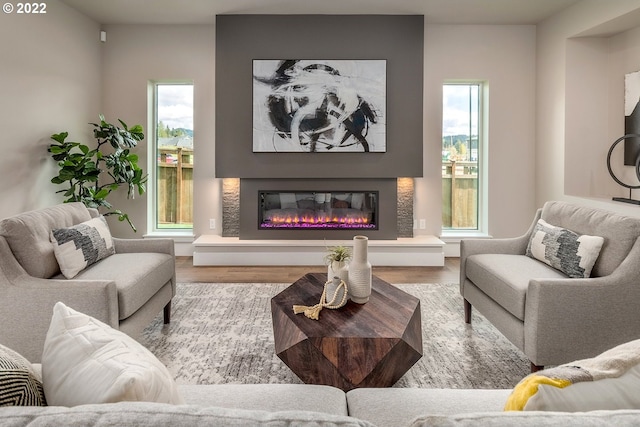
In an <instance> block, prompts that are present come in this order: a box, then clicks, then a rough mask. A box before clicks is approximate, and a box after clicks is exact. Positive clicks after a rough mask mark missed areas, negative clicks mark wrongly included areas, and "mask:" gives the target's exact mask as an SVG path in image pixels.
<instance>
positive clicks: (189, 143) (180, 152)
mask: <svg viewBox="0 0 640 427" xmlns="http://www.w3.org/2000/svg"><path fill="white" fill-rule="evenodd" d="M153 99H154V107H155V108H154V112H155V114H154V120H153V125H154V129H153V130H154V133H153V134H154V136H155V139H154V142H155V144H154V149H155V153H154V156H153V158H154V159H156V161H155V170H154V176H153V178H154V179H153V184H154V191H153V198H154V203H153V204H154V206H155V212H154V214H155V215H154V226H153V229H154V231H166V230H172V229H173V230H187V229H192V228H193V84H191V83H155V84H154V85H153Z"/></svg>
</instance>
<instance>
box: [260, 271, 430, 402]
mask: <svg viewBox="0 0 640 427" xmlns="http://www.w3.org/2000/svg"><path fill="white" fill-rule="evenodd" d="M326 280H327V275H326V274H322V273H310V274H307V275H305V276H303V277H301V278H300V279H299V280H297V281H296V282H295V283H293V284H292V285H291V286H289V287H288V288H286V289H285V290H284V291H282V292H280V293H279V294H278V295H276V296H275V297H273V298H272V299H271V316H272V319H273V335H274V339H275V348H276V354H277V355H278V357H279V358H280V359H282V361H283V362H284V363H285V364H286V365H287V366H288V367H289V368H291V370H292V371H293V372H294V373H295V374H296V375H297V376H298V377H299V378H300V379H301V380H302V381H304V382H305V383H307V384H326V385H332V386H335V387H338V388H340V389H342V390H344V391H348V390H351V389H354V388H358V387H390V386H392V385H393V384H395V382H396V381H398V379H400V377H402V375H404V374H405V372H407V371H408V370H409V368H411V366H413V364H414V363H416V362H417V361H418V360H419V359H420V358H421V357H422V324H421V319H420V300H419V299H417V298H415V297H414V296H412V295H409V294H407V293H406V292H404V291H401V290H400V289H398V288H396V287H395V286H392V285H390V284H389V283H387V282H385V281H384V280H382V279H379V278H377V277H375V276H374V277H373V286H372V288H373V289H372V293H371V298H370V299H369V302H367V303H366V304H362V305H361V304H356V303H354V302H353V301H349V302H348V303H347V305H345V306H344V307H342V308H340V309H338V310H329V309H326V308H325V309H323V310H322V311H321V312H320V319H319V320H312V319H309V318H307V317H306V316H305V315H304V314H302V313H301V314H294V312H293V305H307V306H311V305H315V304H317V303H318V302H319V300H320V295H321V294H322V289H323V287H324V283H325V282H326Z"/></svg>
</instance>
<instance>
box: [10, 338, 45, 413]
mask: <svg viewBox="0 0 640 427" xmlns="http://www.w3.org/2000/svg"><path fill="white" fill-rule="evenodd" d="M46 404H47V402H46V400H45V397H44V390H43V388H42V381H41V379H40V376H39V375H38V373H37V372H36V370H35V369H33V368H32V367H31V364H30V363H29V361H28V360H27V359H25V358H24V357H22V356H21V355H20V354H18V353H16V352H15V351H13V350H11V349H10V348H8V347H5V346H3V345H2V344H0V406H44V405H46Z"/></svg>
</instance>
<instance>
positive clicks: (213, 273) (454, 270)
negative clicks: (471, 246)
mask: <svg viewBox="0 0 640 427" xmlns="http://www.w3.org/2000/svg"><path fill="white" fill-rule="evenodd" d="M326 271H327V267H326V266H324V265H316V266H273V267H272V266H267V267H262V266H257V267H244V266H224V267H218V266H206V267H202V266H199V267H195V266H194V265H193V260H192V258H191V257H176V277H177V280H178V282H183V283H184V282H208V283H289V282H294V281H295V280H297V279H299V278H300V277H302V276H304V275H305V274H307V273H315V272H323V273H324V272H326ZM373 274H375V275H376V276H378V277H380V278H381V279H382V280H385V281H387V282H389V283H458V282H459V274H460V259H459V258H445V265H444V267H376V266H374V267H373Z"/></svg>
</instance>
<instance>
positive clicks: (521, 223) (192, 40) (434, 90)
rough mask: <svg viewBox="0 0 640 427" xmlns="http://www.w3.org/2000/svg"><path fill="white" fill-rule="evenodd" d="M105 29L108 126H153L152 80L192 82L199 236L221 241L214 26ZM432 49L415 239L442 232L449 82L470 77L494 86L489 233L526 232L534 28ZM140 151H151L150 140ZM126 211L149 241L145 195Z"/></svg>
mask: <svg viewBox="0 0 640 427" xmlns="http://www.w3.org/2000/svg"><path fill="white" fill-rule="evenodd" d="M105 30H106V31H107V43H106V45H105V51H104V52H105V54H104V58H103V61H104V80H103V84H104V104H103V107H104V108H103V110H104V112H105V114H107V115H108V116H109V117H110V118H112V119H114V120H115V118H116V117H120V118H123V119H124V120H125V121H128V122H131V123H141V122H142V123H145V124H146V122H145V120H146V118H147V114H148V111H147V97H146V84H147V81H148V80H150V79H185V78H187V79H194V81H195V98H196V105H195V111H196V120H195V124H194V126H195V129H194V136H195V137H194V141H195V143H194V145H195V147H194V149H195V159H196V160H195V168H194V173H195V179H194V181H195V182H194V233H195V234H196V235H200V234H220V230H209V221H208V220H209V218H217V219H218V224H221V222H222V212H221V197H220V192H221V185H220V182H219V180H217V179H215V178H214V176H215V171H214V153H215V151H214V144H215V141H214V134H215V132H214V129H215V127H214V126H215V123H214V117H215V110H214V109H215V102H214V97H215V91H214V86H213V85H214V81H215V75H214V73H215V56H214V55H215V27H214V26H213V25H211V26H208V25H202V26H175V25H174V26H162V25H160V26H155V25H142V26H133V25H112V26H107V27H105ZM425 46H426V47H425V139H424V141H425V150H424V156H425V171H424V173H425V177H424V178H419V179H417V180H416V200H415V207H416V218H425V219H427V224H428V225H427V229H426V230H417V234H421V233H423V234H436V235H438V234H440V227H441V210H440V200H441V176H440V173H441V172H440V171H441V169H440V168H441V165H440V158H441V130H440V129H441V121H442V113H441V110H442V90H441V87H442V83H443V82H444V80H445V79H469V78H473V79H483V80H486V81H487V82H488V83H489V86H490V101H489V103H490V107H489V108H490V110H489V111H490V116H489V117H490V121H489V137H490V142H489V152H490V154H489V155H490V158H491V161H490V170H489V173H488V175H489V187H490V192H489V205H488V208H489V218H490V222H489V231H490V232H491V233H492V234H494V235H497V236H500V235H505V236H506V235H513V234H514V233H520V232H522V231H524V229H526V227H527V226H528V225H529V223H530V220H531V217H532V215H533V198H532V196H531V195H532V194H533V193H534V191H535V188H534V174H533V171H534V169H533V163H532V161H531V159H532V158H533V156H534V146H533V144H534V123H535V121H534V114H533V113H534V106H535V89H534V84H535V27H533V26H427V29H426V34H425ZM139 147H140V153H141V154H142V153H143V152H146V141H145V142H143V143H142V144H140V146H139ZM523 157H524V159H525V160H524V161H521V160H518V161H514V159H522V158H523ZM144 158H145V160H143V161H144V162H146V155H145V156H144ZM143 164H144V163H143ZM504 176H510V177H515V179H504V178H503V177H504ZM504 195H507V197H508V198H509V205H508V206H509V209H508V210H507V209H504V207H505V205H504V202H503V200H504ZM434 201H435V203H434ZM122 205H123V206H126V209H125V210H126V211H127V212H129V213H130V215H131V216H132V218H133V219H134V222H135V223H136V225H137V226H138V229H139V234H140V232H142V234H144V233H145V232H146V227H145V214H146V197H142V198H137V199H136V200H134V201H127V200H126V199H124V198H122ZM112 226H113V227H117V231H115V232H114V233H116V234H119V235H123V234H130V233H129V231H128V230H127V227H126V226H125V225H124V224H113V221H112Z"/></svg>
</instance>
